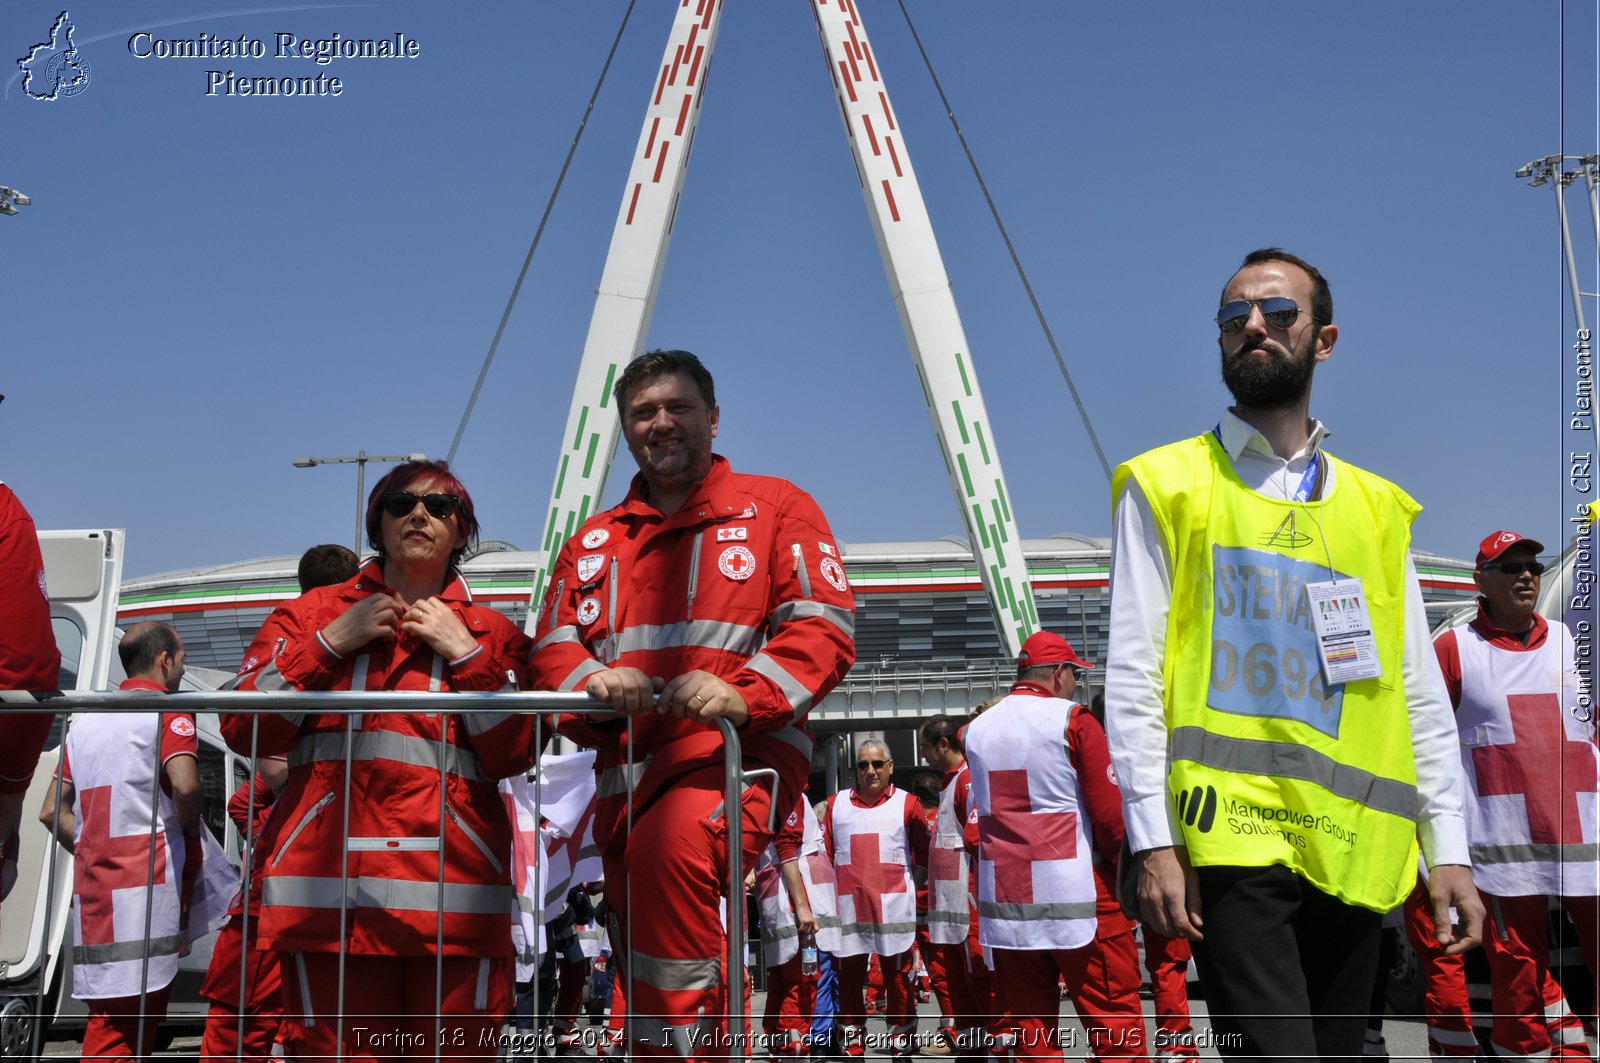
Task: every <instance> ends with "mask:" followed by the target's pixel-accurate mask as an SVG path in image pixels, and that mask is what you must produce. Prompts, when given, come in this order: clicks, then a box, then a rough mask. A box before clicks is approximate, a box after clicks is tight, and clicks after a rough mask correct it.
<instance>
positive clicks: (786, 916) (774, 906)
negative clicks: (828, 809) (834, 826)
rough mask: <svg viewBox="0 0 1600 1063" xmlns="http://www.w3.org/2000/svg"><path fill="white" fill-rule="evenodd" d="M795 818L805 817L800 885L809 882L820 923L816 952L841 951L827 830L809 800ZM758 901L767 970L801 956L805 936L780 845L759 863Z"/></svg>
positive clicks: (810, 900) (808, 891)
mask: <svg viewBox="0 0 1600 1063" xmlns="http://www.w3.org/2000/svg"><path fill="white" fill-rule="evenodd" d="M796 804H797V807H796V809H795V811H794V812H793V813H791V814H792V815H802V814H803V815H804V817H805V821H804V827H803V828H802V832H801V841H800V859H799V860H798V861H797V864H798V866H799V869H800V880H801V881H802V882H803V883H805V887H806V903H807V904H809V905H810V906H811V914H812V915H814V916H816V919H817V948H819V949H821V950H822V951H824V952H837V951H839V909H838V901H837V899H836V898H835V889H834V875H833V864H832V863H831V862H830V861H829V860H828V857H827V855H826V854H825V853H823V851H822V829H821V828H820V827H819V826H818V825H817V814H816V813H815V812H813V811H812V810H811V805H810V804H809V803H807V802H806V801H805V800H801V801H799V802H797V803H796ZM756 901H757V903H758V904H759V905H760V906H761V947H762V952H763V954H764V955H765V957H766V961H767V966H768V967H776V966H778V965H779V964H782V963H788V962H789V961H790V960H792V959H794V957H795V954H796V953H797V952H799V951H800V931H799V929H798V928H796V926H795V921H794V906H793V904H792V903H790V900H789V891H788V890H787V889H785V888H784V885H783V882H782V880H781V873H780V872H779V870H778V849H777V846H776V844H773V845H769V846H767V849H766V852H764V853H762V854H761V860H760V862H758V863H757V864H756Z"/></svg>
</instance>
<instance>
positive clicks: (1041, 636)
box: [1017, 631, 1094, 668]
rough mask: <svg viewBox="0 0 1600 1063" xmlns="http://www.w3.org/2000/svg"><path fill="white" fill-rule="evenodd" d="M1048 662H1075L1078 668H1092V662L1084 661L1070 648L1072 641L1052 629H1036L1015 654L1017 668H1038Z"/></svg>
mask: <svg viewBox="0 0 1600 1063" xmlns="http://www.w3.org/2000/svg"><path fill="white" fill-rule="evenodd" d="M1049 664H1075V665H1077V666H1078V667H1079V668H1093V667H1094V662H1092V661H1085V660H1082V659H1080V658H1079V657H1078V655H1077V654H1076V653H1074V652H1073V650H1072V643H1070V642H1068V641H1067V640H1066V639H1064V638H1062V637H1061V636H1060V635H1057V634H1056V633H1055V632H1053V631H1036V632H1034V633H1033V634H1032V635H1029V636H1028V641H1026V642H1024V643H1023V644H1022V652H1021V653H1020V654H1018V655H1017V667H1018V668H1039V667H1042V666H1044V665H1049Z"/></svg>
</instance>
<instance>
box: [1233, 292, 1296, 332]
mask: <svg viewBox="0 0 1600 1063" xmlns="http://www.w3.org/2000/svg"><path fill="white" fill-rule="evenodd" d="M1252 306H1259V307H1260V308H1261V316H1262V318H1263V319H1265V320H1266V322H1267V324H1269V325H1271V326H1272V327H1273V328H1288V327H1289V326H1290V325H1292V324H1294V323H1295V319H1296V318H1298V317H1299V316H1300V304H1299V303H1297V302H1295V301H1294V300H1293V299H1289V298H1287V297H1285V296H1282V295H1274V296H1272V297H1271V298H1270V299H1235V300H1234V301H1233V302H1231V303H1223V304H1222V308H1221V309H1219V310H1218V311H1217V328H1219V329H1221V330H1222V332H1223V334H1224V335H1232V334H1233V333H1235V332H1238V331H1239V330H1240V329H1242V328H1244V325H1245V322H1246V321H1249V320H1250V308H1251V307H1252Z"/></svg>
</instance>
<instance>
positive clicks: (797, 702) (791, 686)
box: [744, 652, 811, 718]
mask: <svg viewBox="0 0 1600 1063" xmlns="http://www.w3.org/2000/svg"><path fill="white" fill-rule="evenodd" d="M744 666H745V667H746V668H748V669H750V671H752V672H754V673H756V674H757V675H760V676H765V677H766V678H768V679H770V680H772V681H773V682H774V683H776V684H777V685H778V689H779V690H781V691H783V698H784V700H785V701H787V702H788V703H789V708H790V709H792V710H793V711H794V714H795V717H796V718H799V717H802V716H804V715H805V714H806V713H808V712H810V711H811V691H810V690H807V689H806V687H805V684H803V683H801V682H800V680H798V679H796V678H795V677H794V676H792V675H790V674H789V673H788V672H786V671H784V669H783V666H782V665H780V664H779V663H778V662H777V661H775V660H773V659H772V658H771V657H769V656H767V654H766V653H764V652H763V653H758V654H756V655H755V656H754V657H752V658H750V659H749V660H748V661H746V662H745V665H744Z"/></svg>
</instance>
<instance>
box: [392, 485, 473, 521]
mask: <svg viewBox="0 0 1600 1063" xmlns="http://www.w3.org/2000/svg"><path fill="white" fill-rule="evenodd" d="M418 499H421V500H422V505H423V507H424V508H425V509H427V511H428V515H429V516H432V517H438V518H439V519H440V520H447V519H449V518H450V517H453V516H455V512H456V509H457V508H458V507H460V505H461V499H460V498H459V497H457V496H456V495H418V494H413V493H412V492H410V491H390V492H389V493H388V494H386V495H384V496H383V498H382V499H381V500H380V503H381V505H382V506H383V511H384V512H385V513H387V514H389V516H391V517H394V518H396V519H398V518H400V517H405V516H409V515H410V513H411V511H412V510H413V509H416V508H417V500H418Z"/></svg>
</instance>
